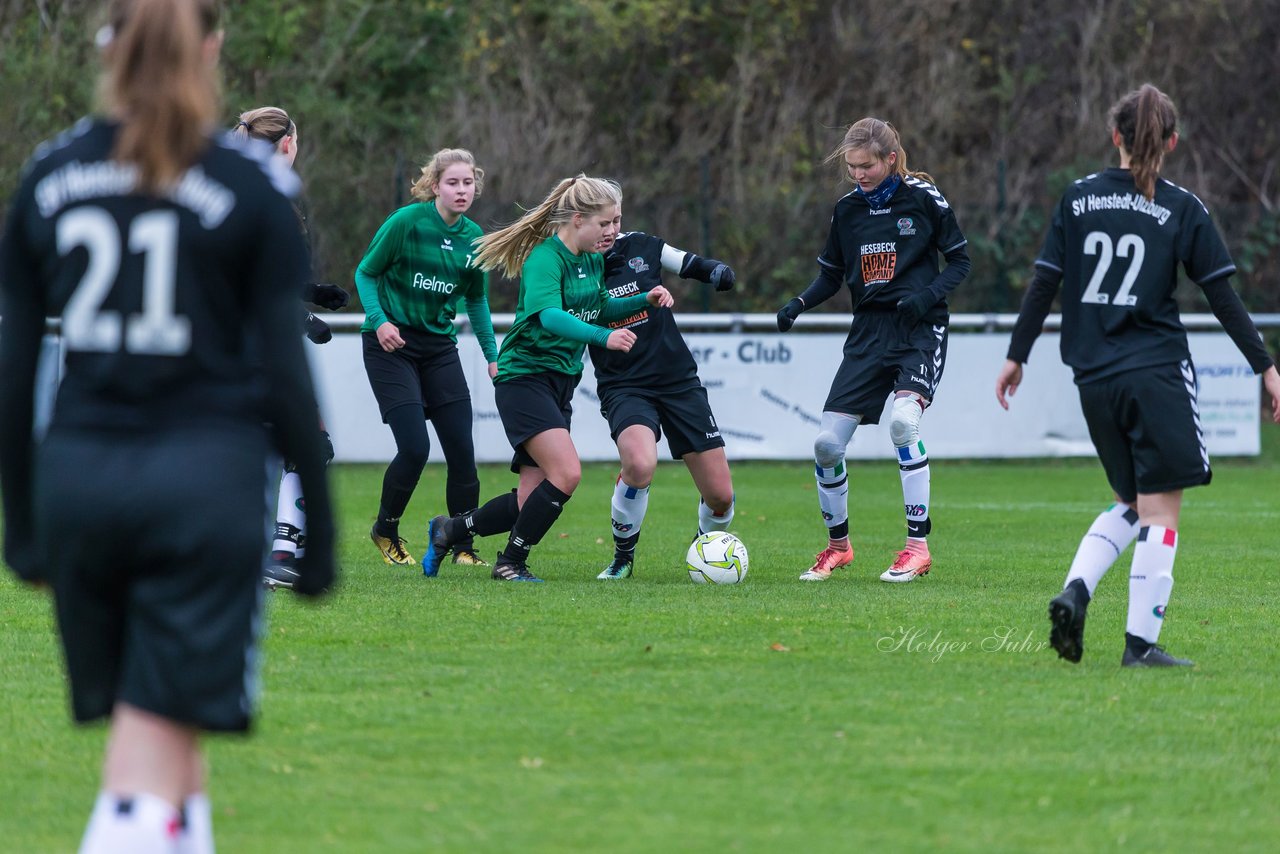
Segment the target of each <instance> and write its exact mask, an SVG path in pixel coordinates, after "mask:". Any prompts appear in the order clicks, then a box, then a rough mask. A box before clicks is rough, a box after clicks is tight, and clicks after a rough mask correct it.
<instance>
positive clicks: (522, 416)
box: [422, 175, 674, 581]
mask: <svg viewBox="0 0 1280 854" xmlns="http://www.w3.org/2000/svg"><path fill="white" fill-rule="evenodd" d="M621 208H622V190H621V189H620V188H619V187H618V185H617V184H615V183H614V182H612V181H604V180H601V179H599V178H589V177H587V176H585V175H578V176H577V177H576V178H567V179H565V180H563V181H561V182H560V183H559V184H557V185H556V188H555V189H554V190H552V191H551V194H550V195H548V196H547V197H546V199H544V200H543V202H542V204H540V205H538V207H536V208H534V209H533V210H531V211H529V212H528V213H526V214H525V215H524V216H523V217H521V218H520V219H519V220H518V221H517V222H515V223H513V224H512V225H509V226H507V227H506V228H504V229H501V230H499V231H496V232H493V233H492V234H488V235H485V236H484V237H482V238H481V239H480V240H479V241H477V246H478V247H479V254H478V256H477V258H478V262H479V264H480V266H481V267H482V268H484V269H492V268H494V267H501V268H502V270H503V272H505V273H506V275H507V276H509V277H512V278H514V277H515V276H520V298H519V302H518V303H517V305H516V320H515V324H514V325H513V326H512V327H511V331H510V332H509V333H507V336H506V337H505V338H504V339H503V341H502V352H501V353H500V354H499V356H498V375H497V384H496V388H495V395H494V396H495V399H496V402H497V405H498V414H499V415H501V416H502V426H503V428H504V429H505V430H506V432H507V439H508V440H510V442H511V447H512V448H514V449H515V456H514V457H513V458H512V461H511V470H512V471H514V472H517V473H518V474H519V475H520V485H519V488H518V489H515V490H512V491H511V492H509V493H507V494H505V495H500V496H498V497H497V498H494V499H492V500H490V501H489V502H488V503H487V504H485V505H484V506H483V507H480V508H479V509H477V510H475V511H474V512H472V513H468V514H465V515H464V516H462V517H461V518H449V517H447V516H437V517H435V518H434V519H432V520H431V530H430V537H429V540H430V542H429V544H428V546H427V551H426V554H424V555H423V557H422V563H423V571H424V572H426V573H427V574H428V575H430V574H431V571H432V569H433V568H434V567H436V566H438V565H439V563H440V560H441V559H442V558H443V556H444V555H445V554H446V553H447V552H448V551H449V549H450V548H452V547H454V545H455V544H456V543H459V542H463V541H466V540H469V539H470V538H471V537H473V536H476V535H479V536H489V535H491V534H500V533H504V532H507V531H510V532H511V536H510V537H509V538H508V540H507V546H506V548H505V549H503V550H502V552H501V553H500V554H499V555H498V560H497V564H496V565H495V566H494V568H493V578H494V579H495V580H498V581H541V579H539V578H536V577H535V576H534V575H533V574H532V573H531V572H529V568H528V566H527V565H526V564H527V561H528V558H529V550H530V548H532V547H533V546H535V545H537V544H538V542H539V541H541V539H542V538H543V536H545V535H546V533H547V531H548V530H550V528H551V525H552V524H553V523H554V522H555V520H556V519H557V518H558V517H559V516H560V512H561V510H563V508H564V504H565V502H567V501H568V500H569V498H570V497H571V496H572V495H573V491H574V490H575V489H576V488H577V486H578V481H579V480H581V479H582V464H581V463H580V462H579V460H578V449H577V448H575V447H574V445H573V439H572V438H570V436H569V420H570V417H571V416H572V414H573V407H572V405H571V404H572V398H573V391H574V389H575V388H577V385H578V380H579V379H581V377H582V353H583V350H584V349H585V346H586V345H587V344H595V345H597V346H601V347H606V348H607V349H609V350H620V351H622V352H627V351H629V350H630V349H631V347H632V345H633V344H635V340H636V335H635V333H634V332H632V331H631V330H629V329H615V330H613V331H610V330H609V329H607V328H605V327H604V326H603V325H596V324H607V323H609V322H610V321H614V320H620V319H622V318H625V317H628V316H629V315H631V314H632V313H634V312H636V311H638V310H640V309H642V308H644V307H645V306H646V305H649V306H654V307H660V306H661V307H670V306H671V305H673V304H674V300H673V299H672V298H671V294H670V293H668V292H667V289H666V288H664V287H662V286H658V287H655V288H654V289H653V290H651V291H649V292H648V293H645V294H636V295H635V296H632V297H625V298H620V299H611V298H610V297H609V293H608V291H607V290H606V289H605V286H604V259H603V258H602V257H601V256H600V255H599V254H597V253H596V252H595V251H594V248H595V246H596V244H597V243H599V242H600V240H601V239H602V238H604V237H606V236H612V235H613V234H614V233H615V232H616V230H617V227H618V226H617V219H618V217H619V215H620V212H621Z"/></svg>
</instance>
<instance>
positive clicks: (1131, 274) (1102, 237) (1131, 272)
mask: <svg viewBox="0 0 1280 854" xmlns="http://www.w3.org/2000/svg"><path fill="white" fill-rule="evenodd" d="M1084 254H1086V255H1097V256H1099V257H1098V266H1096V267H1094V268H1093V277H1092V278H1090V279H1089V287H1087V288H1085V289H1084V293H1083V294H1082V295H1081V296H1080V302H1088V303H1095V304H1097V305H1137V304H1138V298H1137V297H1135V296H1131V295H1130V294H1129V291H1130V290H1131V289H1132V288H1133V283H1134V282H1136V281H1137V280H1138V271H1139V270H1141V269H1142V259H1143V258H1145V257H1146V254H1147V246H1146V244H1145V243H1143V242H1142V238H1141V237H1139V236H1138V235H1136V234H1122V235H1120V239H1119V240H1117V241H1116V245H1115V249H1114V250H1113V249H1112V248H1111V235H1109V234H1107V233H1106V232H1105V231H1091V232H1089V233H1088V234H1087V235H1085V238H1084ZM1113 256H1118V257H1120V258H1130V257H1131V258H1132V260H1130V261H1129V269H1128V270H1126V271H1125V274H1124V279H1123V281H1121V282H1120V290H1118V291H1116V297H1115V299H1111V296H1110V295H1109V294H1104V293H1102V291H1101V288H1102V280H1103V279H1104V278H1106V276H1107V271H1108V270H1110V269H1111V259H1112V257H1113Z"/></svg>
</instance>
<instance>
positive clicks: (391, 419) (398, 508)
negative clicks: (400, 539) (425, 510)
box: [374, 406, 431, 537]
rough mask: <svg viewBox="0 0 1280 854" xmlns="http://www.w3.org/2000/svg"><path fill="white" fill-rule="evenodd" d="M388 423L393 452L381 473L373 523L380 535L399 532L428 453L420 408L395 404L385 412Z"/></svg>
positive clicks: (424, 423)
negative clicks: (376, 517) (393, 454)
mask: <svg viewBox="0 0 1280 854" xmlns="http://www.w3.org/2000/svg"><path fill="white" fill-rule="evenodd" d="M387 426H388V427H390V428H391V434H392V435H393V436H394V437H395V440H396V455H395V456H394V457H393V458H392V459H391V464H390V465H388V466H387V471H386V474H384V475H383V476H382V500H381V502H380V504H379V506H378V521H377V523H376V525H375V526H374V528H375V530H377V532H378V536H380V537H394V536H396V535H397V534H398V532H399V529H400V517H401V516H403V515H404V510H405V508H406V507H408V506H409V499H410V498H412V497H413V490H414V489H415V488H416V487H417V486H418V479H419V478H421V477H422V468H423V466H425V465H426V464H427V457H428V456H429V455H430V452H431V441H430V439H429V438H428V436H427V422H426V421H425V420H424V419H423V417H422V409H421V408H420V407H416V406H397V407H396V408H395V409H393V410H391V411H390V412H388V413H387Z"/></svg>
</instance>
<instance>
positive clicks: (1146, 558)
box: [1125, 525, 1178, 643]
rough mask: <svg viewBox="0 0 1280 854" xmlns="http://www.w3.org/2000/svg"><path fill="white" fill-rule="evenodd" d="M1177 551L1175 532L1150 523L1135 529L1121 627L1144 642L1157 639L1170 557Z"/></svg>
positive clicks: (1170, 585) (1169, 579) (1169, 585)
mask: <svg viewBox="0 0 1280 854" xmlns="http://www.w3.org/2000/svg"><path fill="white" fill-rule="evenodd" d="M1177 554H1178V532H1177V531H1175V530H1173V529H1172V528H1163V527H1161V526H1159V525H1150V526H1148V527H1146V528H1143V529H1142V530H1141V531H1139V532H1138V544H1137V545H1136V546H1134V547H1133V569H1131V570H1130V571H1129V620H1128V622H1127V623H1126V624H1125V631H1126V632H1128V633H1129V634H1131V635H1135V636H1136V637H1140V638H1142V639H1143V640H1145V641H1146V642H1147V643H1155V642H1156V641H1158V640H1159V639H1160V627H1161V626H1163V625H1164V609H1165V607H1166V606H1167V605H1168V604H1169V593H1170V592H1172V590H1173V559H1174V558H1175V557H1176V556H1177Z"/></svg>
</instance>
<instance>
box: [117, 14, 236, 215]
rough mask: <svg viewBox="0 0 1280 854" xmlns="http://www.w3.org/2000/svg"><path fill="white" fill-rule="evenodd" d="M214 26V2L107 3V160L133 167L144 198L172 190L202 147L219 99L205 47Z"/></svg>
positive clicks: (215, 78) (216, 20)
mask: <svg viewBox="0 0 1280 854" xmlns="http://www.w3.org/2000/svg"><path fill="white" fill-rule="evenodd" d="M217 25H218V7H217V2H216V0H113V2H112V3H111V6H110V8H109V11H108V18H107V25H106V27H104V28H103V29H102V31H101V32H100V33H99V36H98V38H99V44H100V45H101V46H102V58H103V65H104V73H103V75H102V76H101V78H100V79H99V82H98V100H99V102H100V104H101V105H102V107H103V108H104V109H105V111H106V112H107V113H109V114H111V115H113V116H116V117H118V118H119V120H120V131H119V133H118V134H117V136H116V143H115V150H114V151H112V153H111V156H112V159H114V160H117V161H120V162H122V163H131V164H133V165H135V166H136V167H137V169H138V188H139V189H140V190H142V191H143V192H147V193H158V192H159V191H160V190H162V189H163V188H165V187H166V186H168V185H170V184H172V183H173V182H174V181H175V180H177V178H178V176H180V175H181V174H182V173H183V172H184V171H186V169H187V168H188V167H190V166H191V164H193V163H195V162H196V160H197V159H198V158H199V156H200V154H201V153H202V152H203V151H204V149H205V146H206V145H207V144H208V139H207V134H208V132H209V130H210V128H211V127H212V126H213V124H214V123H215V122H216V121H217V118H218V112H219V110H220V101H221V98H220V95H219V90H218V81H217V77H216V75H215V74H214V72H213V69H212V67H211V66H210V64H209V62H208V60H207V58H206V57H205V40H206V39H207V38H208V37H209V36H210V35H212V34H213V32H214V31H215V29H216V28H217Z"/></svg>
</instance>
